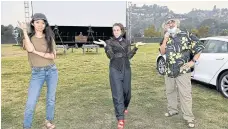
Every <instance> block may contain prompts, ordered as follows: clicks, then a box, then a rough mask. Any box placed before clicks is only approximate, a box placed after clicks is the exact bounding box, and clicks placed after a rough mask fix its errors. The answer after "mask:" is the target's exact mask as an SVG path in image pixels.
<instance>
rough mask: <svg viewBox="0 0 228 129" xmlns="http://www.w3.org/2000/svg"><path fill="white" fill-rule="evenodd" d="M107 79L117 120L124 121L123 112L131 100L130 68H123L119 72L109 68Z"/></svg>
mask: <svg viewBox="0 0 228 129" xmlns="http://www.w3.org/2000/svg"><path fill="white" fill-rule="evenodd" d="M109 69H110V72H109V78H110V85H111V91H112V98H113V104H114V108H115V115H116V118H117V120H124V110H125V109H127V108H128V105H129V103H130V99H131V68H125V67H123V68H122V70H121V71H119V70H116V69H115V68H113V67H110V68H109Z"/></svg>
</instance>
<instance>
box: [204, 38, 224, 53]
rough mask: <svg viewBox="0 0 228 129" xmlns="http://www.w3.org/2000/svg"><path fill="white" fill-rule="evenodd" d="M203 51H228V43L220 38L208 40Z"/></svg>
mask: <svg viewBox="0 0 228 129" xmlns="http://www.w3.org/2000/svg"><path fill="white" fill-rule="evenodd" d="M203 53H228V43H227V42H225V41H219V40H208V42H207V43H206V45H205V49H204V50H203Z"/></svg>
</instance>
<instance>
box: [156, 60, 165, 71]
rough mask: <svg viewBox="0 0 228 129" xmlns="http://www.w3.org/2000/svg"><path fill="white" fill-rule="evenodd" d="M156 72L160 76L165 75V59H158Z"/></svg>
mask: <svg viewBox="0 0 228 129" xmlns="http://www.w3.org/2000/svg"><path fill="white" fill-rule="evenodd" d="M157 70H158V73H159V74H161V75H165V59H164V58H163V57H160V58H159V59H158V61H157Z"/></svg>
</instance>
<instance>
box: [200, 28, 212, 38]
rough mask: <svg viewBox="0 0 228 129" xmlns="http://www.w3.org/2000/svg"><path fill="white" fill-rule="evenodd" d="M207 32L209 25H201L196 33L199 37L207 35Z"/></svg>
mask: <svg viewBox="0 0 228 129" xmlns="http://www.w3.org/2000/svg"><path fill="white" fill-rule="evenodd" d="M208 32H209V27H208V26H201V27H200V28H199V30H198V35H199V36H200V37H207V36H208Z"/></svg>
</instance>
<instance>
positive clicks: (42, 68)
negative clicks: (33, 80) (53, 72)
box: [32, 64, 56, 70]
mask: <svg viewBox="0 0 228 129" xmlns="http://www.w3.org/2000/svg"><path fill="white" fill-rule="evenodd" d="M54 66H56V65H55V64H50V65H47V66H43V67H37V66H32V69H36V70H48V69H50V68H52V67H54Z"/></svg>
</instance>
